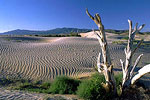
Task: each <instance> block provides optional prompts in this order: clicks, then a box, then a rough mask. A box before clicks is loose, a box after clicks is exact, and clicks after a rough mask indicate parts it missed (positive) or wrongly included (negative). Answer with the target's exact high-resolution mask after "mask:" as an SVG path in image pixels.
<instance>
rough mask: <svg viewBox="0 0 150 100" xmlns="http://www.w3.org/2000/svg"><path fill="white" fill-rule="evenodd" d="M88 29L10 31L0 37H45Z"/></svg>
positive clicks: (86, 30) (87, 30)
mask: <svg viewBox="0 0 150 100" xmlns="http://www.w3.org/2000/svg"><path fill="white" fill-rule="evenodd" d="M89 31H91V30H90V29H78V28H56V29H52V30H46V31H32V30H21V29H17V30H12V31H8V32H4V33H1V35H37V34H38V35H46V34H70V33H81V32H89Z"/></svg>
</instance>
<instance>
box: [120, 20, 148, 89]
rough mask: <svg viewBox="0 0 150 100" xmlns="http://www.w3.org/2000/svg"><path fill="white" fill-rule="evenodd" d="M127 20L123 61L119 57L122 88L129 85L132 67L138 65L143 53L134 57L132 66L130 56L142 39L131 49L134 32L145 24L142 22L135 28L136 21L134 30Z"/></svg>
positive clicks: (130, 22)
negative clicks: (126, 42) (126, 41)
mask: <svg viewBox="0 0 150 100" xmlns="http://www.w3.org/2000/svg"><path fill="white" fill-rule="evenodd" d="M128 22H129V39H128V44H127V47H126V48H125V50H124V52H125V56H126V59H125V63H124V62H123V61H122V60H121V59H120V62H121V65H122V71H123V80H122V81H123V82H122V87H123V89H124V88H125V87H129V86H130V85H131V81H132V78H133V72H134V69H135V67H136V66H137V65H138V63H139V61H140V58H141V56H142V55H143V54H141V55H139V57H138V58H137V59H136V62H135V64H134V66H133V67H132V64H131V63H132V56H133V54H134V53H135V51H136V50H137V48H138V47H139V46H140V45H141V43H142V41H143V40H141V41H140V42H139V43H138V44H137V46H136V48H134V49H133V41H134V37H135V34H136V33H138V32H139V31H140V30H141V29H142V28H143V27H144V26H145V25H144V24H143V25H142V26H140V27H139V29H137V26H138V23H136V25H135V27H134V30H132V21H131V20H128ZM134 82H135V81H134ZM134 82H132V84H134Z"/></svg>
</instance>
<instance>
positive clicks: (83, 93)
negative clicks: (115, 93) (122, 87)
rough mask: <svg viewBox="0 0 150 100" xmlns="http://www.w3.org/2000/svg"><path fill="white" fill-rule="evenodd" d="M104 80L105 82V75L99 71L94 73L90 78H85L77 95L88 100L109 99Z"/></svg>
mask: <svg viewBox="0 0 150 100" xmlns="http://www.w3.org/2000/svg"><path fill="white" fill-rule="evenodd" d="M102 82H103V83H105V78H104V76H103V75H100V74H98V73H96V74H94V75H92V77H91V79H90V80H85V81H83V82H82V83H81V84H80V85H79V87H78V90H77V95H78V96H79V97H81V98H83V99H86V100H105V99H107V98H108V95H107V93H106V91H105V89H104V88H103V86H102V85H101V83H102ZM108 94H109V93H108Z"/></svg>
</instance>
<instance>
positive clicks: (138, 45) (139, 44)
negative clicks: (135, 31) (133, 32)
mask: <svg viewBox="0 0 150 100" xmlns="http://www.w3.org/2000/svg"><path fill="white" fill-rule="evenodd" d="M142 42H143V39H142V40H141V41H140V42H139V43H138V44H137V46H136V48H135V49H134V50H133V51H132V55H133V54H134V53H135V51H136V50H137V49H138V48H139V47H140V46H141V44H142Z"/></svg>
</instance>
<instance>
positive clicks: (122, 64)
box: [120, 59, 124, 73]
mask: <svg viewBox="0 0 150 100" xmlns="http://www.w3.org/2000/svg"><path fill="white" fill-rule="evenodd" d="M120 63H121V66H122V72H123V73H124V62H123V61H122V59H120Z"/></svg>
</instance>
